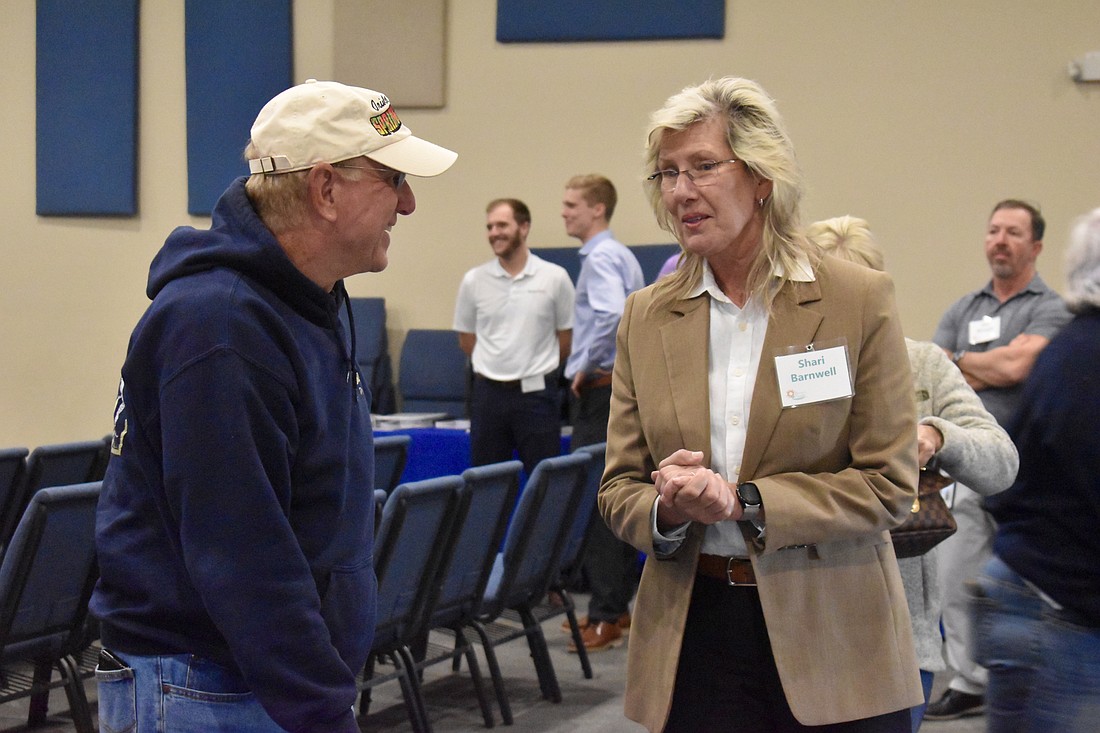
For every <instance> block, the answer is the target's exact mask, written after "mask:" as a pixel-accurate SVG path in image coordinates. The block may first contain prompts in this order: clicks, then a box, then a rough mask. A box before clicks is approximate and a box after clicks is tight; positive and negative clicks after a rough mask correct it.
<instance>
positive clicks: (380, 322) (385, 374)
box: [340, 298, 397, 415]
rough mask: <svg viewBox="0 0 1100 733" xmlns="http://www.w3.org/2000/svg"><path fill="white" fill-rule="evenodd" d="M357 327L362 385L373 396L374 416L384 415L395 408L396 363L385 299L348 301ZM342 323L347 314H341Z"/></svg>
mask: <svg viewBox="0 0 1100 733" xmlns="http://www.w3.org/2000/svg"><path fill="white" fill-rule="evenodd" d="M348 304H349V305H350V307H351V314H352V322H353V323H354V328H355V330H354V332H352V336H353V337H354V338H355V358H356V361H357V362H358V364H359V371H360V373H361V374H362V375H363V381H365V382H366V383H367V386H368V387H369V388H370V393H371V412H374V413H377V414H380V415H385V414H389V413H391V412H393V411H394V410H395V409H396V407H397V404H396V395H395V394H394V389H393V363H392V361H391V359H390V348H389V338H388V336H387V335H386V299H385V298H349V299H348ZM340 318H341V320H346V314H345V313H344V312H341V314H340ZM347 325H348V326H349V331H350V326H351V324H347Z"/></svg>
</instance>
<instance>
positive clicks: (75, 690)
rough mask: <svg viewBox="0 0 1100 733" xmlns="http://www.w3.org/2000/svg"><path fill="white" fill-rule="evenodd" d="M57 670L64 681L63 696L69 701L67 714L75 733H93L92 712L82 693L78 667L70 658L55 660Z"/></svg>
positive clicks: (82, 688) (82, 685)
mask: <svg viewBox="0 0 1100 733" xmlns="http://www.w3.org/2000/svg"><path fill="white" fill-rule="evenodd" d="M57 668H58V670H59V671H60V672H61V677H62V679H63V680H64V681H65V696H66V697H67V698H68V699H69V712H70V714H71V715H72V716H73V724H74V727H75V728H76V733H95V726H93V725H92V711H91V708H90V707H89V705H88V696H87V694H86V693H85V692H84V681H83V680H82V679H80V667H79V665H78V663H77V661H76V660H75V659H73V657H72V656H68V655H66V656H64V657H62V658H61V659H59V660H57Z"/></svg>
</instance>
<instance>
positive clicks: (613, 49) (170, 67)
mask: <svg viewBox="0 0 1100 733" xmlns="http://www.w3.org/2000/svg"><path fill="white" fill-rule="evenodd" d="M0 4H2V6H3V9H4V11H5V12H4V23H2V24H0V49H3V51H2V52H0V53H2V55H3V60H4V72H3V74H2V75H0V99H2V100H3V109H2V110H0V120H2V124H0V130H2V134H0V160H3V161H4V166H5V174H6V175H4V177H3V183H0V214H2V220H3V229H2V230H0V247H2V248H3V252H4V257H3V267H2V269H0V345H2V346H0V349H2V351H0V446H11V445H26V446H34V445H38V444H42V443H50V442H61V441H66V440H75V439H83V438H90V437H98V436H100V435H103V434H105V433H106V432H108V431H109V429H110V424H111V420H110V412H111V406H112V403H113V398H114V390H115V386H116V383H117V379H118V368H119V365H120V363H121V361H122V357H123V354H124V352H125V349H126V342H127V338H128V336H129V333H130V330H131V328H132V326H133V324H134V322H135V321H136V319H137V318H138V317H139V316H140V314H141V312H142V310H143V308H144V307H145V305H146V300H145V296H144V284H145V276H146V271H147V267H148V264H149V260H150V259H151V257H152V256H153V254H154V253H155V252H156V250H157V248H158V247H159V245H160V243H161V241H162V240H163V238H164V236H165V235H166V234H167V233H168V232H169V231H170V230H171V228H172V227H174V226H176V225H179V224H188V223H190V224H194V225H197V226H205V225H206V223H207V222H206V220H204V219H196V218H192V217H189V216H188V215H187V213H186V207H187V189H186V184H187V182H186V164H185V161H186V154H185V151H186V148H185V146H186V140H185V116H184V114H185V110H184V51H183V49H184V45H183V44H184V42H183V2H182V0H175V1H174V2H155V3H154V2H150V3H142V7H141V71H140V78H141V85H140V112H139V114H140V134H139V138H140V147H141V149H140V157H139V167H140V171H139V176H140V183H139V207H140V212H141V215H140V217H138V218H134V219H98V220H97V219H87V218H49V219H47V218H38V217H36V216H35V214H34V208H35V201H34V191H35V184H34V154H35V151H34V148H35V133H34V125H35V121H34V108H35V101H34V99H35V98H34V94H35V90H34V73H35V69H34V53H35V50H34V37H35V26H34V23H35V19H34V2H33V0H0ZM726 5H727V29H726V38H725V40H723V41H689V42H657V43H612V44H557V45H548V44H520V45H501V44H497V43H496V41H495V35H494V23H495V12H496V3H495V2H492V0H452V1H451V2H450V3H449V10H448V17H447V26H448V30H447V33H448V35H447V91H446V98H447V105H446V107H445V108H443V109H441V110H400V111H401V116H402V118H403V120H404V121H405V123H406V124H407V125H408V126H409V127H411V128H412V129H413V130H414V131H415V132H416V133H417V134H420V135H423V136H425V137H427V138H428V139H431V140H433V141H436V142H439V143H441V144H444V145H447V146H449V147H452V148H453V149H455V150H457V151H459V153H460V156H459V160H458V163H457V164H456V165H455V167H454V168H453V169H452V170H451V172H449V173H447V174H446V175H444V176H443V177H440V178H437V179H429V180H414V182H413V185H414V189H415V192H416V195H417V211H416V213H415V214H413V215H412V216H411V217H409V218H406V219H402V220H401V221H400V222H399V224H398V226H397V228H396V229H395V230H394V234H393V246H392V247H391V255H390V262H391V264H390V267H389V269H387V270H386V272H384V273H381V274H377V275H365V276H358V277H356V278H352V280H351V281H349V289H350V290H351V291H352V293H353V294H357V295H381V296H384V297H385V298H386V299H387V304H388V308H389V317H390V328H391V336H392V338H393V339H394V340H396V341H398V342H399V341H400V338H401V334H403V333H404V331H405V330H406V329H408V328H410V327H437V328H446V327H449V326H450V322H451V311H452V308H453V299H454V295H455V291H456V288H457V285H458V281H459V278H460V276H461V273H462V272H463V271H464V270H465V269H466V268H468V267H471V266H472V265H474V264H476V263H478V262H480V261H482V260H483V259H485V258H486V257H487V255H488V252H489V250H488V247H487V245H486V243H485V240H484V236H483V226H484V214H483V208H484V205H485V203H486V202H487V201H488V200H489V199H491V198H494V197H497V196H518V197H520V198H522V199H525V200H526V201H527V203H528V204H529V205H530V206H531V209H532V212H533V215H534V222H533V224H534V226H533V228H532V234H531V238H532V243H533V244H536V245H548V246H565V245H569V244H572V243H573V242H572V241H570V240H569V239H568V238H567V237H566V236H565V234H564V232H563V230H562V226H561V223H560V220H559V218H558V215H559V202H560V195H561V185H562V183H563V182H564V181H565V180H566V179H567V178H568V177H569V176H570V175H572V174H574V173H579V172H590V171H598V172H602V173H605V174H607V175H608V176H610V177H611V178H612V180H614V181H615V182H616V184H617V185H618V187H619V189H620V197H621V203H620V205H619V210H618V212H617V213H616V216H615V219H614V221H613V222H612V223H613V228H614V230H615V233H616V234H617V235H618V236H619V238H620V239H622V240H623V241H625V242H627V243H630V244H634V243H647V242H656V241H668V237H667V236H666V235H665V234H664V233H662V232H661V231H660V230H658V229H657V228H656V227H655V225H654V224H653V223H652V215H651V214H650V212H649V211H648V210H647V207H646V204H645V201H644V200H643V197H642V195H641V188H640V183H639V181H640V179H641V175H642V172H643V171H642V170H641V168H640V160H641V140H642V134H643V131H644V129H645V125H646V119H647V115H648V113H649V112H650V111H651V110H652V109H654V108H655V107H657V106H658V105H660V104H661V102H663V101H664V99H665V98H666V97H667V96H668V95H669V94H671V93H673V92H675V91H677V90H678V89H680V88H681V87H683V86H685V85H687V84H690V83H694V82H697V81H700V80H702V79H704V78H706V77H708V76H711V75H724V74H735V75H740V76H747V77H750V78H754V79H756V80H758V81H760V82H761V83H762V84H763V85H764V86H765V88H767V89H768V91H769V92H770V93H771V94H772V95H773V96H774V97H775V98H776V99H777V100H778V102H779V105H780V109H781V110H782V111H783V112H784V114H785V115H786V118H787V121H788V124H789V126H790V128H791V134H792V136H793V137H794V140H795V144H796V147H797V149H798V151H799V156H800V159H801V162H802V165H803V168H804V169H805V173H806V178H807V183H808V192H807V193H808V195H807V198H806V202H805V203H806V205H805V218H806V220H807V221H810V220H813V219H817V218H822V217H826V216H833V215H837V214H843V213H850V214H854V215H859V216H863V217H865V218H867V219H868V220H869V221H870V222H871V224H872V226H873V228H874V229H875V231H876V232H877V234H878V235H879V238H880V239H881V241H882V243H883V245H884V247H885V249H886V252H887V266H888V268H889V269H890V270H891V271H892V272H893V274H894V276H895V279H896V281H897V287H898V300H899V305H900V308H901V312H902V318H903V320H904V325H905V329H906V331H907V333H909V335H911V336H914V337H916V338H928V337H930V336H931V334H932V331H933V329H934V328H935V324H936V321H937V319H938V318H939V315H940V314H941V313H942V312H943V310H944V309H945V308H946V307H947V305H948V304H949V303H950V302H951V301H952V300H954V299H955V298H956V297H957V296H959V295H960V294H962V293H963V292H964V291H967V290H970V289H973V288H975V287H977V286H978V285H980V284H981V283H982V282H983V281H984V279H985V278H986V277H987V270H986V266H985V262H984V259H983V257H982V253H981V235H982V231H983V227H984V225H985V220H986V216H987V214H988V210H989V208H990V207H991V205H992V204H993V202H994V201H996V200H997V199H1000V198H1003V197H1007V196H1023V197H1028V198H1031V199H1034V200H1037V201H1039V202H1040V203H1041V204H1042V206H1043V208H1044V211H1045V213H1046V215H1047V218H1048V221H1049V233H1048V235H1047V238H1046V240H1047V249H1046V252H1045V253H1044V255H1043V257H1042V258H1041V260H1040V269H1041V271H1042V272H1043V274H1044V275H1045V276H1046V278H1047V280H1048V282H1050V283H1051V284H1052V285H1054V286H1055V287H1057V288H1059V289H1060V288H1061V287H1062V282H1063V279H1062V274H1061V262H1060V260H1061V253H1062V251H1063V249H1064V240H1065V237H1066V233H1067V231H1068V227H1069V222H1070V221H1071V219H1072V218H1073V217H1074V216H1076V215H1078V214H1080V213H1083V212H1085V211H1086V210H1088V209H1090V208H1093V207H1095V206H1097V205H1100V135H1098V130H1100V84H1095V83H1094V84H1075V83H1073V82H1072V81H1071V80H1070V79H1069V77H1068V74H1067V72H1066V64H1067V62H1068V61H1069V60H1070V59H1071V58H1075V57H1078V56H1080V55H1082V54H1084V53H1085V52H1086V51H1090V50H1097V49H1098V48H1100V37H1098V36H1097V35H1096V29H1097V27H1100V5H1098V4H1097V3H1096V0H1053V1H1052V2H1048V3H1034V2H1025V1H1024V0H1009V2H1005V1H1004V0H996V1H994V0H968V1H967V2H958V0H924V2H920V3H901V2H883V1H882V0H830V1H829V2H812V1H811V0H771V1H769V2H759V1H758V2H743V1H742V0H728V2H727V3H726ZM297 7H298V11H297V13H296V18H295V34H296V38H295V62H296V63H295V66H296V72H295V76H296V80H299V81H300V80H302V79H305V78H307V77H309V76H315V77H318V78H326V77H329V76H330V75H331V70H332V68H333V51H332V42H331V37H332V30H331V29H332V18H333V9H332V2H331V0H308V1H307V0H299V1H298V2H297ZM241 38H242V42H245V40H246V38H247V34H245V33H242V34H241ZM383 91H387V90H383ZM91 112H93V113H94V111H91ZM242 132H244V131H242Z"/></svg>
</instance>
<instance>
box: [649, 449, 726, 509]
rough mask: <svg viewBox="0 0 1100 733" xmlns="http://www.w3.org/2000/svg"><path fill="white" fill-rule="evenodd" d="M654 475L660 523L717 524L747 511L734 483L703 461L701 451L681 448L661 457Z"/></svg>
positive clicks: (652, 475)
mask: <svg viewBox="0 0 1100 733" xmlns="http://www.w3.org/2000/svg"><path fill="white" fill-rule="evenodd" d="M651 477H652V479H653V484H654V487H655V488H656V489H657V495H658V501H657V523H658V526H659V527H665V528H667V527H673V526H678V525H681V524H684V523H686V522H699V523H701V524H715V523H716V522H721V521H723V520H726V519H733V520H739V519H741V515H742V514H743V513H744V509H743V508H742V506H741V502H739V501H738V500H737V493H736V492H735V491H734V487H733V486H731V485H730V484H729V482H728V481H726V480H725V479H724V478H722V477H721V476H720V475H718V474H717V473H715V472H714V471H712V470H711V469H709V468H707V467H706V466H704V465H703V452H702V451H691V450H686V449H684V448H681V449H680V450H678V451H676V452H675V453H673V454H672V455H670V456H669V457H668V458H665V459H664V460H663V461H661V463H660V464H659V465H658V467H657V470H656V471H654V472H653V473H652V474H651Z"/></svg>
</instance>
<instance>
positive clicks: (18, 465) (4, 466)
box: [0, 448, 30, 517]
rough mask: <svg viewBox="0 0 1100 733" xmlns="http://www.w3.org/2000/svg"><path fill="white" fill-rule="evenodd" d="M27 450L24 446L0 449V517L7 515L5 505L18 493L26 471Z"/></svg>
mask: <svg viewBox="0 0 1100 733" xmlns="http://www.w3.org/2000/svg"><path fill="white" fill-rule="evenodd" d="M29 452H30V451H28V450H27V449H26V448H5V449H4V450H0V517H5V516H7V514H8V512H7V510H6V509H5V507H6V506H7V504H8V502H9V501H12V499H13V498H14V497H15V496H16V494H18V493H19V487H20V486H21V485H22V484H23V480H24V476H25V474H26V471H27V453H29ZM13 511H14V510H13Z"/></svg>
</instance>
